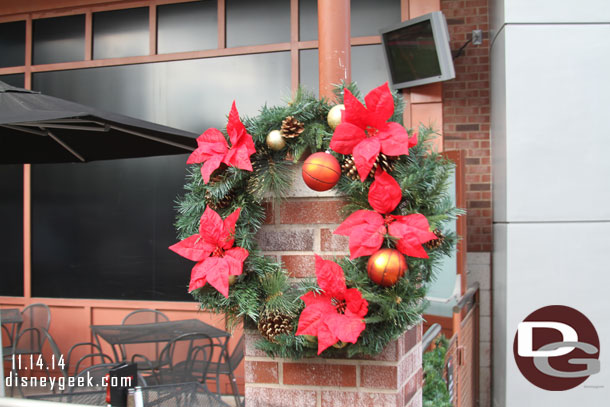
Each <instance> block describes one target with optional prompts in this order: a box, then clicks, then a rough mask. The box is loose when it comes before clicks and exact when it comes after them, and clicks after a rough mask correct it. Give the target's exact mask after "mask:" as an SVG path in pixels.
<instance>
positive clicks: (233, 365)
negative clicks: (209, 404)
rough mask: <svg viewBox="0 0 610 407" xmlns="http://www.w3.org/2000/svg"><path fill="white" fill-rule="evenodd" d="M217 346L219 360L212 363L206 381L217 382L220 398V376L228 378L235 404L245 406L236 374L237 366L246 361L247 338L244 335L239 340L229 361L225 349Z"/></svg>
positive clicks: (217, 391)
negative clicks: (245, 347)
mask: <svg viewBox="0 0 610 407" xmlns="http://www.w3.org/2000/svg"><path fill="white" fill-rule="evenodd" d="M215 346H217V347H219V348H220V349H221V351H220V354H219V358H218V359H217V360H216V361H214V362H212V363H210V366H209V367H208V369H207V375H206V380H215V381H216V393H217V394H218V395H219V396H220V376H221V375H226V376H228V378H229V381H230V383H231V390H232V391H233V397H234V398H235V403H236V405H237V406H238V407H239V406H243V403H242V401H241V396H240V395H239V389H238V388H237V381H236V380H235V374H234V372H235V370H236V369H237V366H239V364H240V363H241V361H242V360H243V359H244V346H245V338H244V336H243V335H242V336H241V337H240V338H239V341H238V342H237V345H235V349H233V352H232V353H231V354H230V355H229V358H228V359H227V357H226V353H225V352H223V351H222V349H224V348H223V347H221V346H220V345H218V344H215Z"/></svg>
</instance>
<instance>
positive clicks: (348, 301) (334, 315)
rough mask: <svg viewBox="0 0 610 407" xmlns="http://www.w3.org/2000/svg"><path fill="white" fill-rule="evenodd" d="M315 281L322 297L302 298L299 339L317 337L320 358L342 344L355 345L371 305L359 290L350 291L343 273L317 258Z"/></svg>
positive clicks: (331, 262)
mask: <svg viewBox="0 0 610 407" xmlns="http://www.w3.org/2000/svg"><path fill="white" fill-rule="evenodd" d="M316 277H317V279H318V286H319V287H320V288H321V289H322V290H323V292H322V293H321V294H317V293H315V292H313V291H310V292H308V293H307V294H305V295H303V296H302V297H301V299H302V300H303V302H304V303H305V309H304V310H303V312H301V316H300V317H299V326H298V328H297V333H296V334H297V335H313V336H316V337H318V355H319V354H320V353H322V352H323V351H324V349H326V348H328V347H329V346H332V345H334V344H335V343H337V342H339V341H343V342H351V343H356V341H357V340H358V337H359V336H360V333H361V332H362V331H364V328H365V327H366V324H365V323H364V319H363V318H364V316H365V315H366V313H367V312H368V309H369V308H368V307H369V303H368V302H367V301H366V300H365V299H364V298H362V294H361V293H360V291H358V289H357V288H347V286H346V285H345V276H344V274H343V269H342V268H341V266H339V265H338V264H337V263H335V262H333V261H330V260H324V259H322V258H321V257H320V256H318V255H316Z"/></svg>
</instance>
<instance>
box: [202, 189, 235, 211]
mask: <svg viewBox="0 0 610 407" xmlns="http://www.w3.org/2000/svg"><path fill="white" fill-rule="evenodd" d="M234 198H235V194H234V193H233V191H230V192H229V193H228V194H226V195H225V196H224V197H222V198H220V199H216V198H214V197H213V196H212V194H211V193H210V192H209V191H206V193H205V201H206V202H207V204H208V206H209V207H210V208H212V209H214V210H215V211H217V210H219V209H223V208H226V207H227V206H229V205H231V202H233V199H234Z"/></svg>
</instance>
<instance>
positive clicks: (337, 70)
mask: <svg viewBox="0 0 610 407" xmlns="http://www.w3.org/2000/svg"><path fill="white" fill-rule="evenodd" d="M350 35H351V32H350V0H318V52H319V53H318V55H319V73H320V96H321V97H322V96H324V97H327V98H329V99H333V98H334V93H333V89H334V85H336V84H339V83H341V81H342V80H345V81H346V82H350V81H351V78H352V70H351V52H350V47H351V45H350Z"/></svg>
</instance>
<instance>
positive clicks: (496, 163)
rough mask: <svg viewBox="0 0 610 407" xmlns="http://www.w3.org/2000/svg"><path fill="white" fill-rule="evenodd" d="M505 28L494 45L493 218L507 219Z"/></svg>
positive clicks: (501, 220) (492, 82)
mask: <svg viewBox="0 0 610 407" xmlns="http://www.w3.org/2000/svg"><path fill="white" fill-rule="evenodd" d="M505 41H506V38H505V32H504V30H502V31H501V32H500V33H499V34H498V36H497V37H496V40H495V41H494V45H493V47H492V48H491V160H492V166H491V168H492V173H493V182H492V188H493V203H494V208H493V217H494V221H496V222H505V221H506V205H507V199H506V198H507V197H506V165H507V161H506V158H507V155H506V153H507V151H506V147H507V145H506V57H505V54H506V47H505Z"/></svg>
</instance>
